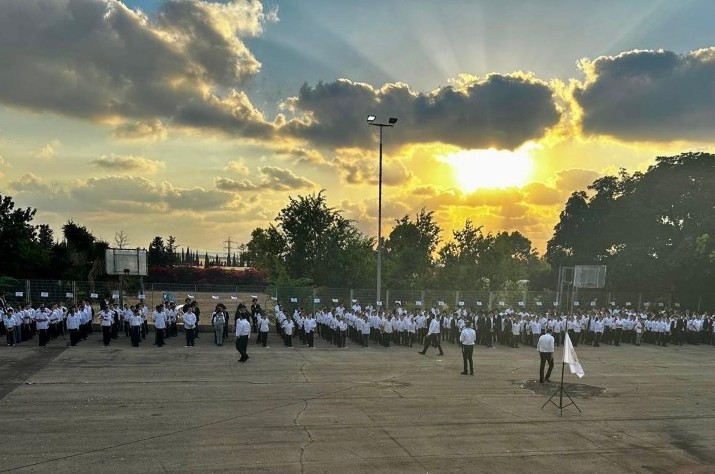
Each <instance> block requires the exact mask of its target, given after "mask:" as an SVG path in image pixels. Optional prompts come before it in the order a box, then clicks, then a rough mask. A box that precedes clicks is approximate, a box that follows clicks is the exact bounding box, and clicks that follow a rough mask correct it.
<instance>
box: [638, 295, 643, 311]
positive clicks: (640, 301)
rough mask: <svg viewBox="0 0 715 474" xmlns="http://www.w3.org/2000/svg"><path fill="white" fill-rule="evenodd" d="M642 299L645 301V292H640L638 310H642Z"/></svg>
mask: <svg viewBox="0 0 715 474" xmlns="http://www.w3.org/2000/svg"><path fill="white" fill-rule="evenodd" d="M642 301H643V293H638V311H640V310H641V303H642Z"/></svg>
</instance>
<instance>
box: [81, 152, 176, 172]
mask: <svg viewBox="0 0 715 474" xmlns="http://www.w3.org/2000/svg"><path fill="white" fill-rule="evenodd" d="M90 163H91V164H92V165H93V166H96V167H98V168H104V169H108V170H116V171H141V172H145V173H155V172H157V171H159V170H160V169H164V168H165V167H166V165H165V163H164V162H163V161H155V160H150V159H148V158H144V157H142V156H133V155H127V156H116V155H104V156H101V157H99V158H97V159H95V160H92V161H91V162H90Z"/></svg>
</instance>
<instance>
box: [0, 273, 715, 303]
mask: <svg viewBox="0 0 715 474" xmlns="http://www.w3.org/2000/svg"><path fill="white" fill-rule="evenodd" d="M0 292H2V293H5V295H6V299H7V301H8V302H9V303H10V304H12V305H19V304H24V303H32V304H33V305H37V304H40V303H43V302H44V303H45V304H51V303H62V304H65V305H67V304H74V303H76V302H77V301H82V300H88V301H90V302H99V301H100V300H101V299H110V298H112V299H115V300H122V301H123V302H126V303H129V304H133V303H135V302H137V301H138V300H139V299H143V300H144V301H145V302H146V303H147V304H148V305H150V306H154V305H157V304H159V303H161V302H163V301H166V300H171V301H176V302H177V303H182V302H183V301H184V300H185V299H186V298H192V299H195V300H197V302H198V304H199V306H200V307H201V308H202V309H204V310H211V309H213V307H214V306H215V305H216V304H218V303H223V304H224V305H226V307H227V308H228V309H229V310H232V309H235V307H236V306H238V304H239V303H243V304H245V305H247V306H250V304H251V302H252V300H253V298H256V299H257V300H258V303H259V304H260V305H261V306H262V307H263V308H273V306H274V305H275V304H276V303H280V304H281V305H283V307H284V308H285V309H289V310H292V309H293V308H299V307H302V308H305V309H306V310H309V311H310V310H315V309H317V308H322V307H325V306H327V307H331V306H335V305H337V304H338V303H340V304H343V305H345V306H352V304H353V303H355V302H358V303H359V304H361V305H362V306H367V305H375V304H376V300H377V298H376V296H377V291H376V289H374V288H373V289H357V288H356V289H349V288H313V287H271V286H232V285H209V284H195V285H194V284H181V283H143V282H141V281H140V280H136V279H134V280H130V281H123V282H120V281H98V282H87V281H70V280H16V279H12V278H2V279H0ZM380 302H381V304H382V306H383V307H384V308H386V309H392V308H395V307H396V306H397V305H398V304H399V305H401V306H402V307H404V308H408V309H421V308H423V309H429V308H431V307H441V308H458V307H466V308H473V309H476V310H480V309H481V310H492V309H505V308H509V307H510V308H514V309H524V310H528V311H541V310H547V309H568V308H570V307H571V306H572V305H573V307H574V308H575V309H590V308H607V307H620V308H632V309H638V310H648V309H651V310H662V309H670V308H673V309H678V308H682V309H691V310H696V311H709V310H714V309H715V293H708V294H680V295H678V294H671V293H657V292H619V291H607V290H591V289H579V290H577V291H576V292H575V293H573V294H571V293H570V292H564V293H561V294H559V293H558V292H555V291H458V290H452V291H448V290H429V289H425V290H392V289H384V290H383V294H382V300H381V301H380Z"/></svg>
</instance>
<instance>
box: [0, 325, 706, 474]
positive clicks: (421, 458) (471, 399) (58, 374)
mask: <svg viewBox="0 0 715 474" xmlns="http://www.w3.org/2000/svg"><path fill="white" fill-rule="evenodd" d="M253 337H255V336H252V340H251V342H250V343H249V355H250V359H249V360H248V362H246V363H239V362H238V361H237V359H238V353H237V352H236V350H235V347H234V345H233V339H232V338H231V339H229V340H227V341H226V343H225V344H224V346H223V347H217V346H215V345H214V344H213V340H212V338H211V336H210V334H208V333H203V334H202V335H201V338H200V339H198V340H197V345H196V346H195V347H193V348H186V347H184V340H183V338H182V337H181V335H180V337H179V338H172V339H169V340H168V344H167V346H165V347H163V348H157V347H154V346H153V345H152V344H151V342H149V341H148V342H147V343H145V344H144V345H143V346H142V347H140V348H136V349H135V348H132V347H131V346H130V344H129V341H128V339H125V338H124V336H120V337H119V339H118V340H115V341H112V345H111V347H109V348H103V347H101V343H100V339H101V336H100V335H99V334H97V333H96V332H95V333H94V334H93V335H92V336H90V339H89V340H87V341H85V342H83V343H81V345H79V346H77V347H72V348H66V347H65V346H64V341H63V340H62V339H59V340H55V341H52V342H51V343H50V346H49V347H48V348H44V349H43V348H39V347H37V346H36V343H37V342H36V340H34V341H32V342H30V343H25V344H21V345H19V346H16V347H5V346H2V347H0V397H1V398H0V433H2V440H1V441H0V472H8V471H18V472H53V473H61V472H123V473H133V472H151V473H154V472H279V473H293V472H326V473H327V472H330V473H335V472H340V473H346V472H371V473H377V472H549V473H553V472H594V473H603V472H611V473H613V472H715V364H713V361H715V347H712V346H684V347H672V346H671V347H666V348H662V347H656V346H641V347H634V346H631V345H622V346H620V347H611V346H602V347H601V348H592V347H583V346H579V347H578V348H576V351H577V353H578V356H579V358H580V360H581V363H582V365H583V367H584V370H585V372H586V376H585V377H584V378H583V379H578V378H577V377H576V376H575V375H571V374H570V373H569V372H568V368H567V369H566V377H565V380H566V382H567V383H568V384H582V385H568V386H567V388H568V389H569V390H570V391H571V392H572V394H573V396H574V397H573V398H574V400H575V401H576V403H577V404H578V407H579V408H580V409H581V411H582V413H579V412H578V411H577V410H576V409H575V408H574V407H567V408H566V409H564V411H563V416H559V410H558V409H556V408H555V407H554V406H551V405H549V406H547V407H545V408H543V409H542V405H543V404H544V402H546V400H547V399H548V397H549V395H550V394H551V393H553V392H554V391H555V390H556V389H557V388H558V385H557V384H556V383H554V382H552V383H551V384H543V385H541V384H539V383H538V381H536V380H535V379H537V378H538V362H539V360H538V355H537V352H536V351H535V350H534V349H533V348H531V347H521V348H519V349H511V348H507V347H500V346H497V347H495V348H493V349H487V348H482V347H478V348H477V349H476V350H475V356H474V358H475V363H476V367H475V369H476V375H475V376H473V377H472V376H463V375H460V371H461V370H462V366H461V364H462V360H461V352H460V349H459V347H458V346H457V345H452V344H448V343H445V344H444V346H443V347H444V351H445V355H444V356H442V357H440V356H438V355H437V351H436V350H435V349H433V348H431V349H430V350H429V351H428V353H427V356H421V355H419V354H417V351H418V350H419V348H417V347H416V346H415V347H413V348H406V347H390V348H383V347H380V346H371V347H369V348H362V347H358V346H356V345H354V344H351V343H350V342H348V347H347V348H344V349H340V348H336V347H335V346H331V345H328V344H327V343H325V342H324V341H322V340H320V339H319V338H317V337H316V348H314V349H308V348H307V347H304V346H300V342H299V341H297V340H296V341H295V342H296V346H298V347H295V348H293V349H290V348H286V347H284V346H283V345H282V343H281V342H280V341H279V340H278V337H277V336H276V335H275V334H273V333H271V334H270V337H269V346H270V348H262V347H259V346H256V345H255V344H254V341H253ZM150 338H152V340H153V334H150ZM555 359H556V361H557V366H556V370H555V373H554V374H553V375H552V381H555V380H558V379H559V376H560V372H558V368H559V367H560V361H561V354H560V352H558V350H557V353H556V354H555Z"/></svg>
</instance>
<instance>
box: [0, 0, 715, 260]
mask: <svg viewBox="0 0 715 474" xmlns="http://www.w3.org/2000/svg"><path fill="white" fill-rule="evenodd" d="M713 18H715V2H712V1H709V0H702V1H687V0H679V1H662V0H661V1H658V0H648V1H640V0H630V1H628V2H623V1H608V0H604V1H599V2H593V1H579V0H569V1H558V0H549V1H546V0H544V1H531V2H522V1H516V0H514V1H512V0H505V1H499V2H494V1H481V2H480V1H466V0H465V1H460V0H452V1H448V2H447V1H431V0H392V1H390V0H383V1H374V0H364V1H334V0H300V1H296V0H285V1H276V0H274V1H265V2H259V1H251V0H240V1H222V2H211V1H203V2H200V1H179V0H168V1H167V0H125V1H119V0H4V1H2V2H0V64H2V69H0V194H3V195H10V196H12V197H13V198H14V200H15V202H16V203H17V205H19V206H22V207H26V206H30V207H33V208H36V209H37V210H38V212H37V215H36V218H35V222H36V223H38V224H39V223H48V224H50V225H51V226H52V228H53V229H54V230H55V232H56V236H59V235H60V234H61V226H62V225H63V224H64V223H65V222H67V221H68V220H73V221H75V222H77V223H79V224H81V225H85V226H87V228H88V229H90V230H91V231H92V232H93V233H94V234H95V235H97V236H99V237H101V238H103V239H104V240H106V241H108V242H110V243H111V242H112V241H113V240H114V236H115V233H117V232H119V231H124V232H125V233H126V235H127V236H128V240H129V245H130V246H132V247H133V246H138V247H147V246H148V245H149V242H150V241H151V239H152V238H153V236H156V235H160V236H164V237H166V236H168V235H173V236H175V237H176V239H177V243H178V245H179V246H182V247H186V246H189V247H191V248H193V249H201V250H206V251H209V252H211V253H215V252H222V251H223V246H224V241H225V240H226V239H227V238H228V237H231V240H232V241H233V242H235V243H246V242H248V240H249V239H250V233H251V231H252V230H253V229H255V228H256V227H266V226H268V225H269V224H270V223H273V222H274V219H275V217H276V215H277V213H278V211H279V210H280V209H281V208H283V207H284V206H285V205H287V203H288V201H289V197H294V198H295V197H297V196H299V195H307V194H310V193H314V192H319V191H320V190H325V195H326V197H327V201H328V204H329V205H330V206H331V207H334V208H336V209H340V210H341V211H342V212H343V215H344V216H346V217H348V218H350V219H353V220H354V221H355V222H356V224H357V226H358V227H359V228H360V230H361V231H362V232H364V233H365V234H367V235H370V236H376V235H377V195H378V178H377V177H378V161H379V160H378V130H377V128H376V127H371V126H369V125H368V123H367V121H366V118H367V116H368V115H371V114H374V115H376V116H377V120H378V121H386V120H387V119H388V118H389V117H396V118H398V122H397V124H396V126H395V127H393V128H389V129H385V130H384V136H383V142H384V150H383V151H384V153H383V165H384V172H383V207H382V210H383V236H386V235H388V234H389V231H390V229H391V227H392V226H393V225H394V222H395V220H396V219H399V218H401V217H403V216H404V215H410V216H413V217H414V216H415V215H416V214H417V213H418V212H419V211H420V209H422V208H424V209H426V210H427V211H433V212H434V216H435V219H436V221H437V222H438V224H439V225H440V226H441V228H442V230H443V232H442V235H441V237H442V240H443V241H449V240H450V239H451V238H452V231H453V230H457V229H461V228H463V227H464V224H465V221H466V220H467V219H470V220H472V222H473V223H474V224H475V225H477V226H480V225H481V226H483V230H484V231H486V232H492V233H495V232H500V231H509V232H511V231H519V232H521V233H523V234H524V235H525V236H527V237H528V238H529V239H531V241H532V242H533V244H534V246H535V247H536V248H537V249H538V250H539V251H540V252H541V253H543V252H544V250H545V248H546V242H547V241H548V240H549V238H550V237H551V236H552V234H553V228H554V226H555V225H556V223H557V222H558V219H559V213H560V212H561V210H562V209H563V206H564V204H565V202H566V200H567V199H568V197H569V196H570V194H571V193H573V192H574V191H578V190H582V189H585V188H586V186H588V184H590V183H592V182H593V180H594V179H597V178H598V177H600V176H603V175H606V174H613V173H617V172H618V171H619V169H621V168H625V169H626V170H627V171H629V172H634V171H644V170H646V169H647V168H648V166H650V165H652V164H653V163H654V161H655V158H656V157H657V156H663V155H674V154H678V153H681V152H685V151H710V152H715V146H714V145H713V144H712V137H713V133H714V132H715V28H712V19H713ZM234 245H236V244H234Z"/></svg>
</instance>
